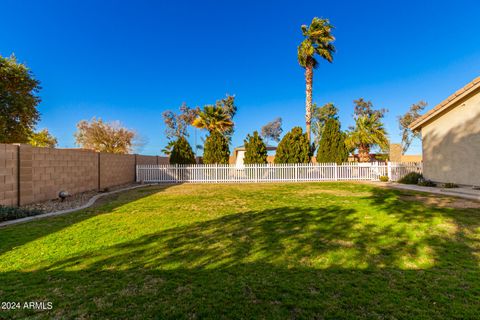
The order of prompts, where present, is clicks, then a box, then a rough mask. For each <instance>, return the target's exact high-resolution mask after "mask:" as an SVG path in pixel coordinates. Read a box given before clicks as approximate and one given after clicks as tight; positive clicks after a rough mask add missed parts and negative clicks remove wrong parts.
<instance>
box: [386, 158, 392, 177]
mask: <svg viewBox="0 0 480 320" xmlns="http://www.w3.org/2000/svg"><path fill="white" fill-rule="evenodd" d="M387 176H388V181H392V163H391V162H390V161H388V162H387Z"/></svg>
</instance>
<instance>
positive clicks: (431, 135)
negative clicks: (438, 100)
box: [422, 89, 480, 185]
mask: <svg viewBox="0 0 480 320" xmlns="http://www.w3.org/2000/svg"><path fill="white" fill-rule="evenodd" d="M422 145H423V147H422V148H423V163H424V169H423V170H424V176H425V178H427V179H430V180H433V181H437V182H454V183H457V184H465V185H480V89H479V90H476V91H475V92H472V93H471V94H470V95H468V96H467V97H465V98H464V99H462V100H460V101H458V102H457V103H456V104H455V105H454V106H453V108H450V109H449V110H447V111H446V112H443V113H442V114H441V115H439V116H437V117H435V118H433V119H432V120H430V121H429V122H428V123H426V124H425V125H423V127H422Z"/></svg>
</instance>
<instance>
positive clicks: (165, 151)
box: [161, 140, 176, 156]
mask: <svg viewBox="0 0 480 320" xmlns="http://www.w3.org/2000/svg"><path fill="white" fill-rule="evenodd" d="M175 142H176V140H169V141H168V143H167V145H166V146H165V148H163V149H162V150H161V151H162V153H163V154H164V155H167V156H169V155H170V154H172V150H173V146H174V145H175Z"/></svg>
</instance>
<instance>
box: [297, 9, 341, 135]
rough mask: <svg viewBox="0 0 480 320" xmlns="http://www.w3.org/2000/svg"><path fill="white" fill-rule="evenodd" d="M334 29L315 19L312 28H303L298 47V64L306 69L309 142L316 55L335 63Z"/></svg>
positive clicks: (306, 112) (316, 62)
mask: <svg viewBox="0 0 480 320" xmlns="http://www.w3.org/2000/svg"><path fill="white" fill-rule="evenodd" d="M333 28H334V27H333V26H332V25H331V24H330V22H329V21H328V19H322V18H317V17H315V18H313V20H312V23H311V24H310V26H306V25H303V26H302V34H303V36H304V37H305V39H304V40H303V41H302V43H300V45H299V46H298V63H299V64H300V66H302V67H303V68H305V82H306V90H305V92H306V99H305V122H306V131H307V137H308V141H310V125H311V119H312V86H313V69H315V68H317V67H318V61H317V60H316V59H315V55H319V56H320V57H321V58H323V59H325V60H327V61H328V62H332V61H333V53H334V52H335V47H334V45H333V43H332V42H333V41H334V40H335V38H334V37H333V35H332V29H333Z"/></svg>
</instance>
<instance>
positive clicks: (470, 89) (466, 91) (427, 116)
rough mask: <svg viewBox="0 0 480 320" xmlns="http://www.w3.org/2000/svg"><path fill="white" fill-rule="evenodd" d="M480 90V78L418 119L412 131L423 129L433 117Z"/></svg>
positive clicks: (412, 125)
mask: <svg viewBox="0 0 480 320" xmlns="http://www.w3.org/2000/svg"><path fill="white" fill-rule="evenodd" d="M478 88H480V77H477V78H475V79H473V81H471V82H470V83H468V84H467V85H466V86H464V87H463V88H461V89H460V90H457V91H456V92H455V93H454V94H452V95H451V96H449V97H448V98H447V99H445V100H443V101H442V102H440V103H439V104H437V105H436V106H435V108H433V109H432V110H430V111H428V112H427V113H425V114H424V115H423V116H421V117H420V118H418V119H417V120H416V121H414V122H413V123H412V124H411V125H410V129H412V130H414V131H415V130H419V129H421V128H422V125H423V124H424V123H426V122H427V121H429V120H430V119H432V118H433V117H435V116H437V115H438V114H440V113H441V112H443V111H445V110H447V109H448V108H450V107H452V106H453V105H454V104H455V103H456V102H458V101H460V99H462V98H464V97H466V96H467V95H468V94H470V93H471V92H473V91H475V90H476V89H478Z"/></svg>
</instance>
